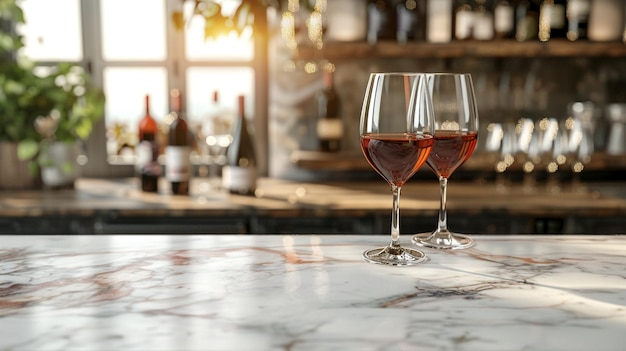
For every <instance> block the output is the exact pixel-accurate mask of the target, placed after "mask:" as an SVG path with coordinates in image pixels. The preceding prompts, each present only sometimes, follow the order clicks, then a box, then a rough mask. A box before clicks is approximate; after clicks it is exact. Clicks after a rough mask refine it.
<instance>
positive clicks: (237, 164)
mask: <svg viewBox="0 0 626 351" xmlns="http://www.w3.org/2000/svg"><path fill="white" fill-rule="evenodd" d="M237 102H238V117H237V121H236V123H235V125H234V128H233V131H232V137H233V141H232V143H231V144H230V145H229V146H228V150H226V165H225V166H224V168H223V169H222V182H223V183H222V186H223V187H224V189H228V191H229V192H230V193H232V194H239V195H254V193H255V191H256V184H257V178H258V174H257V161H256V154H255V151H254V143H253V141H252V137H251V135H250V133H249V131H248V123H247V121H246V115H245V110H244V105H245V98H244V96H243V95H240V96H239V97H238V101H237Z"/></svg>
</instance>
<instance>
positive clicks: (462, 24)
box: [454, 11, 475, 40]
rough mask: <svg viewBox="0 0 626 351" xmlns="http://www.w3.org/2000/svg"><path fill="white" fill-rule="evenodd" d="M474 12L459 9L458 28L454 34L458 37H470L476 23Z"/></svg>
mask: <svg viewBox="0 0 626 351" xmlns="http://www.w3.org/2000/svg"><path fill="white" fill-rule="evenodd" d="M474 17H475V16H474V14H473V13H472V12H471V11H459V12H457V14H456V28H455V32H454V35H455V37H456V38H457V39H459V40H463V39H469V38H470V36H471V35H472V26H473V25H474V21H475V20H474Z"/></svg>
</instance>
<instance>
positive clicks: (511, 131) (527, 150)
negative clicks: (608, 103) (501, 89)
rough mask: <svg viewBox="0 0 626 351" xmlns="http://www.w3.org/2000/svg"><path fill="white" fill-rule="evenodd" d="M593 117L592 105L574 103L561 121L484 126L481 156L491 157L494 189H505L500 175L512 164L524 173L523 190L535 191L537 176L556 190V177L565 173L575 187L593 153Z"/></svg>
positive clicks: (517, 122)
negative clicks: (569, 174)
mask: <svg viewBox="0 0 626 351" xmlns="http://www.w3.org/2000/svg"><path fill="white" fill-rule="evenodd" d="M594 113H595V105H594V103H592V102H574V103H571V104H569V106H568V116H567V117H566V118H564V119H557V118H551V117H543V118H540V119H536V120H535V119H532V118H520V119H518V120H517V121H514V122H504V123H490V124H489V125H488V126H487V133H486V138H485V143H484V146H485V152H486V153H487V154H488V155H489V156H491V157H490V158H491V160H492V161H493V163H494V165H495V171H496V173H497V174H498V182H497V183H498V186H499V187H500V188H503V189H504V188H505V185H504V176H503V175H504V174H505V172H506V171H507V170H508V169H510V168H511V167H512V166H513V165H514V164H516V163H517V165H518V166H519V167H520V168H521V170H522V171H523V173H524V180H523V184H524V189H525V190H527V191H533V190H535V189H536V175H537V172H539V171H543V172H546V174H547V175H548V184H549V185H551V186H558V182H557V180H558V177H557V175H558V173H557V172H561V171H564V170H569V171H571V172H572V174H573V181H574V183H575V184H580V173H581V172H582V171H583V169H584V168H585V165H586V164H588V163H589V162H590V161H591V157H592V155H593V152H594V129H595V123H594Z"/></svg>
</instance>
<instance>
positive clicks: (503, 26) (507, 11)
mask: <svg viewBox="0 0 626 351" xmlns="http://www.w3.org/2000/svg"><path fill="white" fill-rule="evenodd" d="M493 15H494V22H493V26H494V29H495V31H496V32H498V33H509V32H510V31H512V30H513V18H514V16H515V13H514V11H513V7H511V6H498V7H496V9H495V11H494V14H493Z"/></svg>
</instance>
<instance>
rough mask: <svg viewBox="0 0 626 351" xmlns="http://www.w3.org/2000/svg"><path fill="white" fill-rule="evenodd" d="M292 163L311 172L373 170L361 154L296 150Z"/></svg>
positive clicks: (292, 156) (292, 155)
mask: <svg viewBox="0 0 626 351" xmlns="http://www.w3.org/2000/svg"><path fill="white" fill-rule="evenodd" d="M291 162H292V163H294V164H295V165H297V166H298V167H299V168H302V169H308V170H310V171H361V170H371V169H372V168H371V166H370V165H369V164H368V163H367V161H366V160H365V157H363V154H361V153H360V152H352V151H344V152H337V153H330V152H320V151H304V150H296V151H294V152H293V153H292V154H291Z"/></svg>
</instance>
